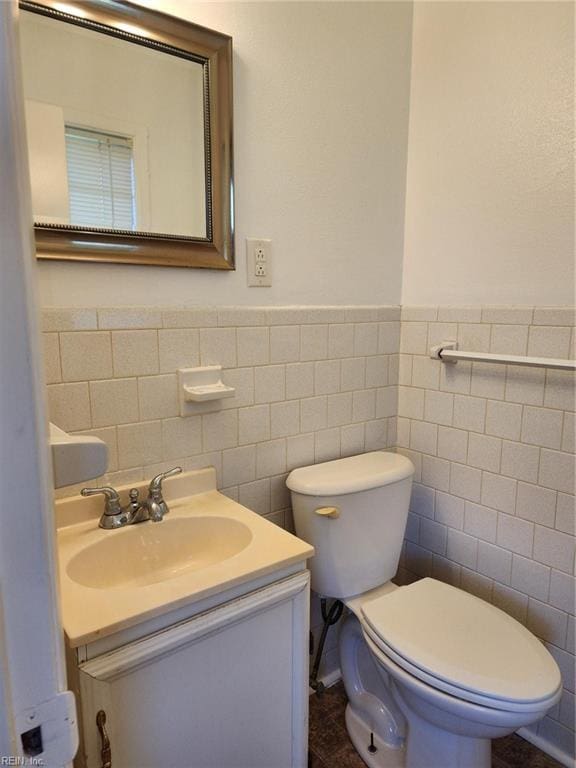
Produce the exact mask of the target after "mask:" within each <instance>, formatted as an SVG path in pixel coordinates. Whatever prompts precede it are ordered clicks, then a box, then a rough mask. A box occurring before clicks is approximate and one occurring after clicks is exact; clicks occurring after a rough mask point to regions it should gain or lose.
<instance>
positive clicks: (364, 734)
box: [346, 704, 406, 768]
mask: <svg viewBox="0 0 576 768" xmlns="http://www.w3.org/2000/svg"><path fill="white" fill-rule="evenodd" d="M346 730H347V731H348V735H349V736H350V740H351V742H352V744H354V748H355V749H356V752H358V754H359V755H360V757H361V758H362V760H363V761H364V762H365V763H366V765H367V766H368V768H406V752H405V750H404V748H403V747H400V748H396V749H394V748H393V747H390V746H388V745H387V744H385V743H384V742H383V741H382V740H381V739H380V738H379V737H378V736H377V735H376V734H373V738H374V746H375V747H376V752H370V751H369V750H368V746H369V745H370V736H371V730H370V728H369V727H368V725H367V724H366V723H365V722H364V720H363V719H362V717H361V716H360V715H359V714H358V713H357V712H355V711H354V710H353V709H352V707H351V706H350V704H348V705H347V707H346Z"/></svg>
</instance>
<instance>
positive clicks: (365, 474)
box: [286, 451, 414, 496]
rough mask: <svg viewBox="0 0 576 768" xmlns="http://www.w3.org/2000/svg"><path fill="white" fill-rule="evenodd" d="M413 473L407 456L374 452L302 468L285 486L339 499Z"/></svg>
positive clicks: (297, 490) (289, 478)
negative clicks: (344, 495) (338, 497)
mask: <svg viewBox="0 0 576 768" xmlns="http://www.w3.org/2000/svg"><path fill="white" fill-rule="evenodd" d="M413 474H414V465H413V464H412V462H411V461H410V459H407V458H406V457H405V456H401V455H400V454H399V453H389V452H386V451H373V452H372V453H364V454H362V455H360V456H348V457H347V458H345V459H336V461H326V462H324V463H323V464H314V465H313V466H310V467H300V468H299V469H295V470H293V471H292V472H290V474H289V475H288V479H287V480H286V485H287V486H288V488H289V489H290V490H291V491H295V492H296V493H302V494H305V495H307V496H340V495H343V494H347V493H356V492H357V491H367V490H370V489H371V488H379V487H381V486H384V485H390V483H397V482H398V481H399V480H405V479H406V478H408V477H412V475H413Z"/></svg>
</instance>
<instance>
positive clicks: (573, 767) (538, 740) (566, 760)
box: [517, 728, 576, 768]
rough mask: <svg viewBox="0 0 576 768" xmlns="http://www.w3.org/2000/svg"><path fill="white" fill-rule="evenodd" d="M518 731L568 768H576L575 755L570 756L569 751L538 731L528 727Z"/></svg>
mask: <svg viewBox="0 0 576 768" xmlns="http://www.w3.org/2000/svg"><path fill="white" fill-rule="evenodd" d="M517 733H518V735H519V736H522V738H523V739H526V741H529V742H530V744H534V746H535V747H538V749H541V750H542V752H546V754H547V755H550V757H553V758H554V760H558V762H559V763H562V765H565V766H566V768H576V760H574V758H573V757H570V755H569V754H568V753H567V752H564V750H562V749H559V748H558V747H557V746H556V745H555V744H552V743H551V742H550V741H548V740H547V739H543V738H542V736H538V734H537V733H534V732H533V731H531V730H529V729H528V728H520V730H519V731H517Z"/></svg>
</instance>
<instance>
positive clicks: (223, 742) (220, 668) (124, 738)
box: [80, 571, 309, 768]
mask: <svg viewBox="0 0 576 768" xmlns="http://www.w3.org/2000/svg"><path fill="white" fill-rule="evenodd" d="M308 602H309V577H308V572H307V571H303V572H301V573H298V574H297V575H295V576H292V577H290V578H289V579H286V580H284V581H281V582H277V583H276V584H273V585H271V586H269V587H266V588H264V589H261V590H258V591H256V592H252V593H250V594H249V595H246V596H245V597H242V598H239V599H238V600H234V601H233V602H231V603H227V604H225V605H223V606H220V607H218V608H216V609H213V610H211V611H208V612H206V613H204V614H200V615H199V616H195V617H194V618H192V619H190V620H188V621H186V622H183V623H181V624H178V625H175V626H173V627H170V628H169V629H166V630H163V631H162V632H159V633H157V634H155V635H152V636H150V637H147V638H144V639H143V640H140V641H138V642H135V643H131V644H130V645H127V646H124V647H122V648H119V649H117V650H115V651H112V652H111V653H108V654H104V655H103V656H99V657H98V658H96V659H93V660H91V661H88V662H86V663H85V664H83V665H81V666H80V686H81V697H82V713H83V724H84V737H85V738H84V744H85V750H86V758H87V760H86V764H87V768H101V766H102V765H103V760H102V755H101V746H102V743H101V736H100V734H99V731H98V727H97V725H96V719H97V715H98V712H99V711H101V710H103V711H104V712H105V713H106V729H107V733H108V737H109V739H110V749H111V766H112V768H304V766H305V765H306V754H307V735H308V734H307V719H308V655H307V654H308V651H307V643H308Z"/></svg>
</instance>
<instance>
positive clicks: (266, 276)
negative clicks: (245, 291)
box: [246, 237, 272, 288]
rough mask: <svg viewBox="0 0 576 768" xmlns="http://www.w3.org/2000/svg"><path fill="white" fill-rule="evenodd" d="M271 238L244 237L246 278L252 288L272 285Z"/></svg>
mask: <svg viewBox="0 0 576 768" xmlns="http://www.w3.org/2000/svg"><path fill="white" fill-rule="evenodd" d="M271 256H272V240H261V239H258V240H257V239H255V238H252V237H248V238H246V278H247V284H248V285H249V286H250V287H253V288H269V287H270V286H271V285H272V270H271V267H272V265H271Z"/></svg>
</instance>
